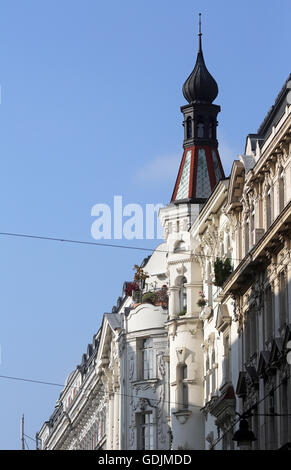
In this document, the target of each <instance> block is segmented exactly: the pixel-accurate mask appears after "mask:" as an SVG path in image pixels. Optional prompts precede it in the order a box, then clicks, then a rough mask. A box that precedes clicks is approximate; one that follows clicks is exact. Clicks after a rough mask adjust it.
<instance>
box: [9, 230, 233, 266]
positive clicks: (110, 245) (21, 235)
mask: <svg viewBox="0 0 291 470" xmlns="http://www.w3.org/2000/svg"><path fill="white" fill-rule="evenodd" d="M0 235H3V236H6V237H18V238H29V239H34V240H46V241H54V242H62V243H72V244H77V245H90V246H99V247H105V248H119V249H124V250H137V251H147V252H149V251H150V252H154V251H156V252H160V253H168V250H161V249H159V248H146V247H141V246H132V245H119V244H116V243H107V242H104V243H103V242H89V241H85V240H74V239H69V238H59V237H47V236H42V235H30V234H26V233H14V232H0ZM183 253H185V254H193V255H195V256H199V257H200V258H211V259H212V258H213V256H212V255H204V254H201V253H192V252H191V251H189V250H181V252H179V254H183ZM227 258H229V260H232V261H238V262H239V263H240V262H241V261H242V259H240V258H233V257H227Z"/></svg>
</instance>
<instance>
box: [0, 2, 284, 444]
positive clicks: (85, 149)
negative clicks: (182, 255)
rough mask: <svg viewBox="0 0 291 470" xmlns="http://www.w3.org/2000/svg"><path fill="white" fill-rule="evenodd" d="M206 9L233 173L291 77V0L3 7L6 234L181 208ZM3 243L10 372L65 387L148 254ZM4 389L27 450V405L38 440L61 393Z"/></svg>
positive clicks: (30, 387)
mask: <svg viewBox="0 0 291 470" xmlns="http://www.w3.org/2000/svg"><path fill="white" fill-rule="evenodd" d="M199 11H201V12H202V30H203V38H202V39H203V50H204V56H205V61H206V64H207V67H208V69H209V71H210V72H211V73H212V75H213V76H214V77H215V79H216V81H217V83H218V86H219V95H218V97H217V99H216V103H217V104H219V105H220V106H221V113H220V114H219V117H218V120H219V149H220V156H221V159H222V162H223V165H224V169H225V173H226V174H227V175H228V174H229V171H230V168H231V164H232V161H233V159H235V158H237V155H238V154H239V153H243V150H244V143H245V137H246V135H247V134H248V133H252V132H256V130H257V128H258V127H259V125H260V123H261V122H262V120H263V118H264V116H265V114H266V113H267V111H268V109H269V108H270V106H271V105H272V104H273V102H274V99H275V98H276V96H277V94H278V92H279V90H280V89H281V87H282V85H283V83H284V81H285V80H286V78H287V76H288V74H289V72H290V62H288V57H290V2H289V1H287V0H286V1H285V0H278V1H277V2H263V1H261V0H256V1H249V0H247V1H244V2H232V1H226V0H224V1H222V2H214V1H209V0H203V1H190V0H184V1H183V2H177V1H174V0H158V1H153V0H147V1H141V0H140V1H138V2H137V1H133V0H124V1H123V2H120V1H116V0H115V1H114V0H113V1H111V2H110V3H109V2H100V1H98V0H94V1H93V0H83V1H82V2H81V1H74V0H61V1H60V0H58V1H56V0H50V1H47V0H46V1H45V0H43V1H42V2H39V1H36V0H26V1H25V2H23V1H20V0H17V1H16V0H9V1H0V84H1V92H2V93H1V105H0V192H1V198H0V211H1V212H0V213H1V223H0V231H1V232H17V233H28V234H37V235H45V236H51V237H63V238H73V239H81V240H88V241H93V240H92V238H91V235H90V230H91V224H92V222H93V219H92V216H91V208H92V206H93V205H94V204H97V203H106V204H109V205H111V204H112V202H113V197H114V195H122V196H123V200H124V204H127V203H140V204H146V203H163V204H166V203H168V202H169V200H170V197H171V193H172V190H173V186H174V182H175V177H176V174H177V171H178V165H179V161H180V158H181V155H182V139H183V136H182V125H181V123H182V115H181V113H180V106H181V105H183V104H185V100H184V98H183V95H182V91H181V88H182V85H183V82H184V81H185V79H186V78H187V76H188V75H189V73H190V72H191V70H192V68H193V66H194V63H195V59H196V52H197V36H196V33H197V22H198V20H197V18H198V12H199ZM122 243H124V244H125V245H126V244H129V243H130V244H131V245H132V244H134V245H136V246H146V247H153V246H155V244H156V241H137V240H133V241H131V242H128V241H127V240H123V241H122ZM0 246H1V248H0V252H1V270H0V286H1V290H0V292H1V295H0V344H1V353H2V360H1V365H0V375H9V376H18V377H27V378H30V379H38V380H44V381H52V382H58V383H64V380H65V378H66V376H67V375H68V373H69V372H71V370H73V369H74V368H75V367H76V365H77V364H78V363H79V362H80V360H81V355H82V353H83V352H85V351H86V348H87V344H88V342H90V341H91V340H92V336H93V334H94V333H95V332H96V331H97V330H98V328H99V326H100V322H101V318H102V314H103V313H104V312H106V311H111V308H112V306H113V305H114V304H115V302H116V299H117V297H118V296H119V295H120V293H121V288H122V284H123V282H124V281H125V280H131V278H132V274H133V270H132V267H133V265H134V264H135V263H136V262H140V261H141V260H142V258H143V253H141V252H135V251H130V250H121V249H114V248H101V247H90V246H83V245H80V246H79V245H69V244H61V243H55V242H48V241H47V242H45V241H39V240H28V239H19V238H8V237H4V236H0ZM146 255H147V253H146V252H145V253H144V256H146ZM0 393H1V399H0V448H1V449H16V448H19V447H20V438H19V430H20V419H21V415H22V413H24V414H25V420H26V424H25V426H26V427H25V432H26V434H27V435H29V436H32V437H34V436H35V432H36V431H38V430H39V429H40V427H41V425H42V423H43V422H44V421H45V420H47V419H48V418H49V416H50V414H51V413H52V411H53V409H54V404H55V401H56V399H57V397H58V395H59V393H60V390H59V389H58V388H56V387H52V386H51V387H50V386H45V385H36V384H29V383H22V382H14V381H9V380H5V379H1V378H0ZM27 443H28V444H29V445H30V446H32V447H33V442H32V441H29V439H28V440H27Z"/></svg>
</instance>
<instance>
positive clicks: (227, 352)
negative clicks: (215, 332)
mask: <svg viewBox="0 0 291 470" xmlns="http://www.w3.org/2000/svg"><path fill="white" fill-rule="evenodd" d="M223 346H224V358H223V359H224V361H223V362H224V379H225V382H230V381H231V373H230V339H229V335H225V336H224V339H223Z"/></svg>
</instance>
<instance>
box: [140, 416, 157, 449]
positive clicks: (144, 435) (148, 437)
mask: <svg viewBox="0 0 291 470" xmlns="http://www.w3.org/2000/svg"><path fill="white" fill-rule="evenodd" d="M136 418H137V447H138V449H139V450H153V449H154V448H155V443H154V422H153V414H152V413H138V414H137V415H136Z"/></svg>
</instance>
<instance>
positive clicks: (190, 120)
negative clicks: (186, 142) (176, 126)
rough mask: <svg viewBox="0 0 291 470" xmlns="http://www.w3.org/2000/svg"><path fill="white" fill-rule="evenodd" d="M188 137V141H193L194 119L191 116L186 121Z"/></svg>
mask: <svg viewBox="0 0 291 470" xmlns="http://www.w3.org/2000/svg"><path fill="white" fill-rule="evenodd" d="M186 136H187V139H191V137H192V119H191V117H190V116H189V117H187V119H186Z"/></svg>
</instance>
